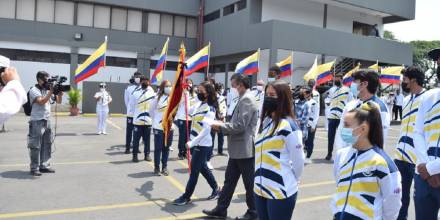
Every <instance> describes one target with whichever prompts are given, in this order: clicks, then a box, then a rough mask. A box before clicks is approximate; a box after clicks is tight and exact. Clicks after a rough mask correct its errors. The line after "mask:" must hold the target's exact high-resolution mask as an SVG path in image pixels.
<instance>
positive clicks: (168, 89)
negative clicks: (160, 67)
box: [163, 87, 171, 95]
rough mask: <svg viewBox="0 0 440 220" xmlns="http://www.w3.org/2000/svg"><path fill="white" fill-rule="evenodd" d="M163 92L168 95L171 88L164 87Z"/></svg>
mask: <svg viewBox="0 0 440 220" xmlns="http://www.w3.org/2000/svg"><path fill="white" fill-rule="evenodd" d="M163 92H164V93H165V94H167V95H169V94H170V93H171V87H165V89H164V90H163Z"/></svg>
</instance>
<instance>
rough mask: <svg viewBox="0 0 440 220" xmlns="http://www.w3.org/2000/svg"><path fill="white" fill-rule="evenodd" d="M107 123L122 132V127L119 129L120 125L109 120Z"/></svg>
mask: <svg viewBox="0 0 440 220" xmlns="http://www.w3.org/2000/svg"><path fill="white" fill-rule="evenodd" d="M107 123H109V124H110V125H111V126H113V127H115V128H116V129H118V130H122V128H121V127H119V126H118V125H116V124H115V123H113V122H112V121H111V120H110V119H107Z"/></svg>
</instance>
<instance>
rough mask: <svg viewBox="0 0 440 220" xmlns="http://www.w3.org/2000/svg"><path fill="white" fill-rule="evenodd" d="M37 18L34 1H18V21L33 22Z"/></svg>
mask: <svg viewBox="0 0 440 220" xmlns="http://www.w3.org/2000/svg"><path fill="white" fill-rule="evenodd" d="M34 17H35V1H34V0H17V19H22V20H30V21H33V20H34Z"/></svg>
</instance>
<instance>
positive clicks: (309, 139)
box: [305, 127, 316, 158]
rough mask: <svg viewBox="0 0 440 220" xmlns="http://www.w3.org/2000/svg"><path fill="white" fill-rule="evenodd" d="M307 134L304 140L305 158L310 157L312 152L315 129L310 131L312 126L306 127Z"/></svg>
mask: <svg viewBox="0 0 440 220" xmlns="http://www.w3.org/2000/svg"><path fill="white" fill-rule="evenodd" d="M308 130H309V131H308V135H307V139H306V142H305V145H306V150H307V158H310V157H311V156H312V153H313V147H314V141H315V133H316V130H315V131H313V132H312V128H311V127H308Z"/></svg>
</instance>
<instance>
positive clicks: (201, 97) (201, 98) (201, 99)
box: [197, 93, 206, 101]
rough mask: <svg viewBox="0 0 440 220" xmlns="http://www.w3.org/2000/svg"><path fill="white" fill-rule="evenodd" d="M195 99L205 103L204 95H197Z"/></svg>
mask: <svg viewBox="0 0 440 220" xmlns="http://www.w3.org/2000/svg"><path fill="white" fill-rule="evenodd" d="M197 98H198V99H199V100H200V101H205V99H206V98H205V94H203V93H199V94H197Z"/></svg>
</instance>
